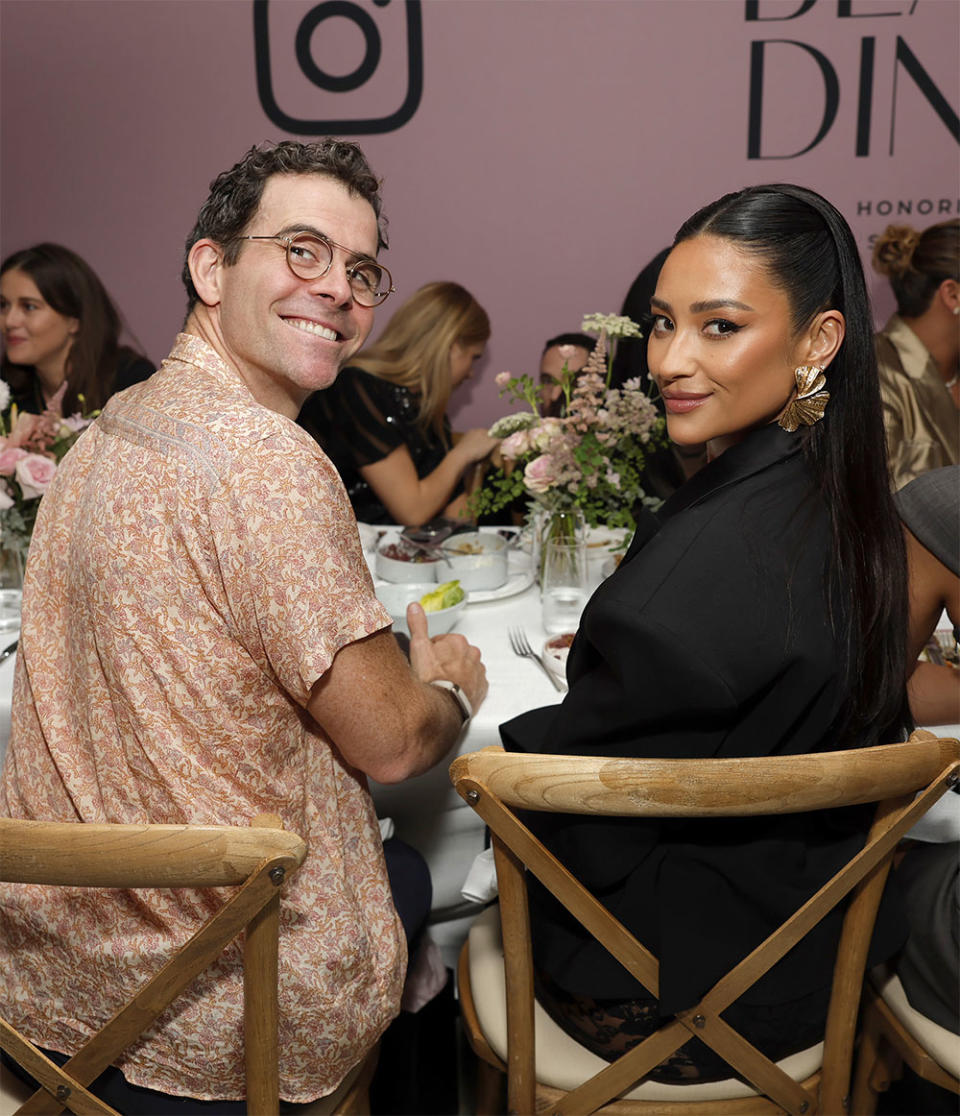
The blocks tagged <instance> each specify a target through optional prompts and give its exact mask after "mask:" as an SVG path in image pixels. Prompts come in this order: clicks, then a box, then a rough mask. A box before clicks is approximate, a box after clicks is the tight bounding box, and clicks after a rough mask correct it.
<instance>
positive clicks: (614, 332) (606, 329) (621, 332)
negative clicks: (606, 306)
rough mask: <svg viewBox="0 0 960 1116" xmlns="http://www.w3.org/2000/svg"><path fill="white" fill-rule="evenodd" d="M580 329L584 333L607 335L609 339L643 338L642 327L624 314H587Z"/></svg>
mask: <svg viewBox="0 0 960 1116" xmlns="http://www.w3.org/2000/svg"><path fill="white" fill-rule="evenodd" d="M580 328H581V329H582V330H583V332H584V333H605V334H606V335H607V337H642V336H643V334H642V333H641V332H640V327H639V326H638V325H637V323H636V322H635V321H633V320H632V319H631V318H627V317H624V316H623V315H622V314H587V315H586V316H585V317H584V319H583V322H582V323H581V325H580Z"/></svg>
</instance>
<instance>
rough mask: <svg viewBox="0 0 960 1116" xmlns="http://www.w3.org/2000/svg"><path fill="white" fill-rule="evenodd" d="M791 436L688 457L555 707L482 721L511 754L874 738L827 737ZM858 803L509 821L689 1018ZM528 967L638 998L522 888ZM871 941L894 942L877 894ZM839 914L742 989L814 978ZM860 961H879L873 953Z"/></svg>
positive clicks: (854, 822) (821, 747)
mask: <svg viewBox="0 0 960 1116" xmlns="http://www.w3.org/2000/svg"><path fill="white" fill-rule="evenodd" d="M801 439H802V435H801V434H799V433H798V434H792V435H791V434H788V433H786V432H785V431H783V430H781V429H780V428H779V427H778V426H776V425H771V426H767V427H764V428H762V429H761V430H758V431H755V432H754V433H753V434H751V435H750V436H749V437H748V438H746V439H745V440H744V441H743V442H741V443H740V444H739V445H737V446H734V447H733V448H732V449H729V450H728V451H727V452H726V453H724V454H723V455H722V456H721V457H720V458H718V459H717V460H716V461H714V462H712V463H711V464H709V465H707V466H706V467H705V468H704V469H703V470H701V472H699V473H698V474H697V475H696V476H694V477H693V478H692V479H691V480H690V481H689V482H688V483H687V484H686V485H684V487H683V488H682V489H680V490H679V491H678V492H677V493H676V494H675V495H674V496H673V497H672V498H671V499H670V500H669V501H668V502H667V503H666V504H665V505H664V507H663V508H662V509H661V511H660V513H659V516H658V518H657V519H655V518H654V517H653V516H652V515H648V516H647V517H646V518H645V519H644V520H642V521H641V522H640V524H639V525H638V528H637V532H636V535H635V536H634V539H633V542H632V544H631V546H630V549H629V551H628V552H627V555H626V556H625V558H624V560H623V562H622V563H621V565H620V567H619V569H618V570H617V571H616V572H615V573H614V574H613V575H612V576H611V577H609V578H608V579H607V580H606V581H605V582H604V583H603V584H602V585H601V586H600V587H599V588H598V589H597V591H596V592H595V593H594V595H593V597H592V598H591V600H590V601H589V603H588V604H587V607H586V609H585V610H584V613H583V617H582V619H581V623H580V631H579V633H578V635H577V638H576V640H575V641H574V644H573V647H572V649H571V652H570V658H569V663H568V667H567V675H568V680H569V683H570V689H569V692H568V694H567V696H566V698H565V699H564V701H563V703H562V704H561V705H560V706H553V707H550V708H547V709H538V710H533V711H532V712H530V713H527V714H524V715H522V716H520V717H517V718H515V719H514V720H512V721H509V722H507V723H506V724H505V725H502V726H501V733H502V736H503V739H504V743H505V745H506V747H507V748H509V749H512V750H515V751H530V752H547V753H559V754H590V755H600V756H650V757H668V758H674V757H693V758H695V757H698V756H704V757H708V756H717V757H724V756H728V757H733V756H755V755H782V754H799V753H807V752H819V751H831V750H835V749H838V748H844V747H854V746H866V745H869V744H875V743H878V735H879V734H878V733H867V734H863V735H862V736H861V737H859V738H858V739H846V740H841V739H838V736H837V732H836V730H835V725H836V724H837V723H838V721H839V719H840V716H841V711H842V707H843V704H844V701H845V698H846V696H847V691H846V688H845V686H844V683H843V681H842V673H843V671H842V666H843V663H842V656H841V650H840V647H839V645H838V641H837V639H835V637H834V635H833V632H832V630H831V625H830V621H829V619H828V610H827V604H826V576H827V566H828V556H829V552H830V548H831V531H830V521H829V514H828V510H827V508H826V507H825V506H824V505H823V503H822V502H821V500H820V499H819V497H818V496H817V493H816V490H815V486H814V484H813V480H812V477H811V476H810V474H809V472H808V469H807V466H806V464H805V462H804V459H803V455H802V453H801V452H800V451H801V445H802V441H801ZM871 813H872V809H871V808H860V807H858V808H855V809H845V810H829V811H823V812H821V813H818V814H804V815H786V816H783V817H776V818H771V819H766V818H759V819H756V818H750V819H742V820H741V819H709V820H700V819H694V820H675V819H668V820H663V821H646V820H637V819H628V818H611V819H587V818H581V817H577V816H574V815H546V814H531V815H529V817H528V819H527V820H528V824H529V825H530V826H531V828H532V829H533V830H534V831H535V832H536V833H538V835H539V836H540V837H541V839H542V840H544V841H545V843H546V844H547V846H548V847H549V848H550V849H551V850H552V851H553V852H554V853H555V854H556V855H557V856H558V857H560V859H561V860H563V861H564V862H565V863H567V864H568V866H569V867H570V868H571V870H572V871H573V872H574V874H575V875H577V876H579V877H580V879H581V880H582V881H583V882H584V883H585V884H586V885H587V886H588V887H589V888H590V889H591V890H592V891H593V892H594V894H595V895H597V897H598V898H599V899H600V900H601V901H602V902H603V903H604V904H605V905H606V906H607V907H608V908H609V909H610V911H611V912H612V913H613V914H614V915H615V916H616V917H618V918H620V919H621V921H623V922H624V924H625V925H626V926H627V927H628V928H630V929H631V930H632V931H633V932H634V933H635V934H636V935H637V937H638V938H639V939H640V940H641V941H642V942H644V943H645V944H646V945H647V946H648V947H649V948H650V949H651V950H652V951H653V952H654V953H655V954H656V955H657V956H659V958H660V960H661V967H660V1001H661V1004H662V1006H663V1007H664V1009H665V1010H666V1011H670V1012H674V1011H678V1010H681V1009H683V1008H686V1007H689V1006H691V1005H692V1004H693V1003H695V1002H696V1000H697V999H699V998H700V996H702V995H703V993H704V992H705V991H706V990H707V989H708V988H709V987H710V986H711V984H712V983H713V982H714V981H715V980H716V979H718V978H719V976H720V975H721V974H722V973H723V972H724V971H726V969H728V968H729V967H730V966H731V965H732V964H733V963H735V962H736V961H737V960H739V959H740V958H741V957H743V956H744V955H745V954H746V953H747V952H748V951H749V950H750V949H752V948H754V947H755V946H756V945H758V944H759V943H760V942H761V941H762V940H763V939H764V938H765V937H766V936H767V935H768V934H769V933H770V932H771V931H772V930H773V929H774V928H775V927H776V926H777V925H779V923H780V922H781V921H783V919H784V918H785V917H787V916H788V915H789V914H790V913H791V912H792V911H793V910H795V909H796V908H797V907H799V906H800V905H801V903H802V902H804V901H805V900H806V899H807V898H808V897H809V896H810V895H811V894H812V893H813V892H814V891H815V890H816V888H817V887H819V886H820V885H821V884H822V883H824V882H825V881H826V880H827V879H828V878H829V876H830V875H831V874H832V873H833V872H834V871H835V870H836V869H837V868H838V867H839V866H840V864H841V863H843V861H845V860H846V859H847V858H848V856H849V854H850V852H851V850H852V849H855V848H857V847H859V846H860V845H862V843H863V839H864V835H865V832H866V828H867V826H868V824H869V819H870V815H871ZM531 900H532V903H531V915H532V919H533V924H534V950H535V959H536V962H537V964H538V966H540V967H541V968H542V969H544V970H545V971H546V972H547V973H548V974H549V975H550V976H551V977H553V979H554V980H555V981H556V982H557V983H558V984H560V985H561V987H564V988H566V989H567V990H568V991H570V992H573V993H575V994H579V995H586V996H593V997H598V998H602V997H610V998H620V999H624V998H630V997H632V996H638V995H641V994H643V995H646V994H647V993H644V992H642V990H641V987H640V986H639V985H638V984H637V983H636V982H635V981H634V980H633V978H631V977H630V976H629V975H628V974H627V973H626V971H625V970H624V969H623V968H622V967H621V966H620V965H619V964H618V963H617V962H616V961H614V960H613V959H612V958H611V957H610V956H609V955H608V954H607V953H606V952H605V951H604V950H603V949H602V947H600V946H598V945H596V944H594V943H591V942H590V941H589V939H588V936H587V934H586V932H585V931H583V930H582V928H581V927H580V926H579V924H578V923H576V922H574V920H573V919H571V918H569V917H568V916H566V915H565V914H564V913H563V912H562V910H561V908H560V907H559V905H558V904H557V903H556V902H555V901H554V900H553V899H552V898H551V897H550V896H549V894H548V893H547V892H546V891H544V890H543V889H542V888H540V887H539V886H538V885H534V887H533V888H532V889H531ZM885 908H886V909H884V910H882V911H881V918H880V923H879V926H880V930H879V932H878V935H877V937H876V938H875V942H877V943H879V952H880V953H881V954H882V955H884V956H886V955H887V954H889V953H890V952H892V951H893V950H894V949H895V948H897V947H898V946H899V944H900V942H901V940H902V936H903V928H902V924H901V921H900V918H899V912H898V911H897V910H896V909H895V908H894V906H893V905H891V904H890V903H888V902H886V901H885ZM839 923H840V916H839V914H834V915H832V916H828V917H827V918H826V919H825V920H824V921H823V922H822V923H821V924H820V926H819V927H818V928H817V929H816V930H814V931H813V932H812V933H811V934H810V935H808V937H807V938H806V939H805V940H804V941H803V942H802V943H801V944H800V946H798V947H797V948H796V949H794V950H793V951H792V952H791V953H790V954H788V955H787V957H785V958H784V959H783V961H781V962H780V963H779V964H778V965H777V966H775V967H774V969H772V970H771V971H770V972H769V973H768V974H767V975H766V976H765V977H764V978H763V979H762V980H761V981H759V982H758V983H757V984H756V985H755V986H754V987H753V988H752V989H751V990H750V991H749V992H748V993H747V994H746V995H745V997H744V1001H745V1002H749V1003H784V1002H789V1001H791V1000H794V999H796V998H797V997H799V996H800V995H802V994H804V993H807V992H810V991H812V990H814V989H815V988H816V987H818V986H821V987H822V986H823V985H825V984H827V983H828V982H829V979H830V965H831V961H832V957H833V954H834V953H835V949H836V941H837V936H838V934H839V928H840V927H839ZM877 959H879V958H877Z"/></svg>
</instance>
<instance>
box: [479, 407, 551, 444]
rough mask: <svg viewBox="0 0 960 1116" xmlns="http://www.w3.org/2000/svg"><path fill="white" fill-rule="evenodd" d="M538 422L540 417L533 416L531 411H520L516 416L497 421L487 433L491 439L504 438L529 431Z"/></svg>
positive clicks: (506, 416)
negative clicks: (521, 431)
mask: <svg viewBox="0 0 960 1116" xmlns="http://www.w3.org/2000/svg"><path fill="white" fill-rule="evenodd" d="M539 421H540V416H539V415H535V414H534V413H533V411H520V412H519V413H518V414H515V415H504V417H503V418H500V419H497V421H496V422H495V423H494V424H493V426H491V427H490V429H489V430H488V431H487V433H488V434H489V435H490V437H491V438H506V437H508V436H509V435H510V434H515V433H516V432H517V431H518V430H529V429H530V427H531V426H536V424H537V423H538V422H539Z"/></svg>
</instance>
